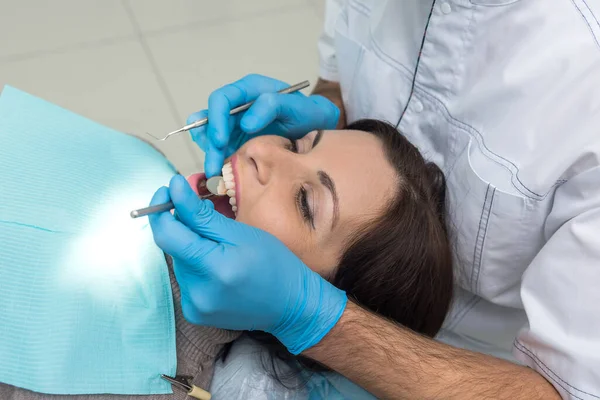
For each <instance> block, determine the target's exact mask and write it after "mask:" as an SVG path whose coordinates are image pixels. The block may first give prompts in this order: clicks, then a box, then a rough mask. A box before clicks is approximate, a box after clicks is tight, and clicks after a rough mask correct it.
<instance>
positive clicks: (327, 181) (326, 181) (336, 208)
mask: <svg viewBox="0 0 600 400" xmlns="http://www.w3.org/2000/svg"><path fill="white" fill-rule="evenodd" d="M315 139H316V138H315ZM318 175H319V180H320V181H321V183H322V184H323V186H325V187H326V188H327V189H328V190H329V191H330V192H331V197H332V198H333V221H332V222H331V229H332V230H333V228H335V225H336V224H337V222H338V220H339V219H340V201H339V199H338V195H337V191H336V190H335V183H333V180H332V179H331V177H330V176H329V175H328V174H327V172H324V171H319V172H318Z"/></svg>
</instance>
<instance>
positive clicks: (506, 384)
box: [303, 301, 560, 400]
mask: <svg viewBox="0 0 600 400" xmlns="http://www.w3.org/2000/svg"><path fill="white" fill-rule="evenodd" d="M303 355H305V356H308V357H311V358H313V359H315V360H317V361H319V362H321V363H323V364H325V365H327V366H328V367H330V368H332V369H333V370H335V371H337V372H339V373H341V374H343V375H345V376H346V377H347V378H348V379H350V380H352V381H353V382H356V383H357V384H359V385H361V386H362V387H363V388H365V389H366V390H368V391H369V392H371V393H372V394H374V395H375V396H377V397H379V398H382V399H441V398H443V399H461V400H462V399H483V398H486V399H487V398H489V399H524V400H525V399H527V400H530V399H548V400H550V399H560V396H559V395H558V393H557V392H556V391H555V390H554V387H553V386H552V385H551V384H550V383H549V382H548V381H546V380H545V379H544V378H543V377H542V376H541V375H539V374H538V373H537V372H535V371H534V370H532V369H529V368H526V367H522V366H519V365H516V364H513V363H510V362H508V361H504V360H501V359H497V358H494V357H491V356H487V355H484V354H479V353H475V352H471V351H467V350H461V349H457V348H454V347H451V346H447V345H445V344H442V343H439V342H436V341H434V340H432V339H429V338H426V337H423V336H421V335H418V334H416V333H414V332H412V331H410V330H408V329H406V328H403V327H400V326H397V325H395V324H393V323H391V322H389V321H387V320H385V319H383V318H380V317H378V316H377V315H375V314H372V313H370V312H369V311H366V310H364V309H362V308H360V307H359V306H357V305H356V304H354V303H352V302H350V301H349V302H348V305H347V307H346V310H345V311H344V314H343V315H342V317H341V318H340V320H339V322H338V323H337V325H336V326H335V327H334V328H333V329H332V330H331V331H330V332H329V333H328V334H327V335H326V336H325V337H324V338H323V340H321V342H320V343H319V344H317V345H316V346H314V347H312V348H310V349H308V350H307V351H305V352H304V353H303Z"/></svg>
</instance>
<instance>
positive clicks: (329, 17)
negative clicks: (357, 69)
mask: <svg viewBox="0 0 600 400" xmlns="http://www.w3.org/2000/svg"><path fill="white" fill-rule="evenodd" d="M344 3H345V0H327V2H326V3H325V26H324V27H323V33H321V37H320V38H319V43H318V48H319V76H320V77H321V78H323V79H325V80H328V81H334V82H338V81H339V78H338V66H337V57H336V54H335V44H334V37H335V23H336V21H337V19H338V16H339V15H340V13H341V12H342V9H343V6H344Z"/></svg>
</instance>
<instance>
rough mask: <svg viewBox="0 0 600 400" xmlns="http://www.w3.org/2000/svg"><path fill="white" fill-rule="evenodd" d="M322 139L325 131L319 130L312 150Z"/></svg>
mask: <svg viewBox="0 0 600 400" xmlns="http://www.w3.org/2000/svg"><path fill="white" fill-rule="evenodd" d="M322 137H323V129H319V130H318V131H317V134H316V135H315V138H314V139H313V142H312V147H311V150H312V149H314V148H315V147H316V146H317V145H318V144H319V142H320V141H321V138H322Z"/></svg>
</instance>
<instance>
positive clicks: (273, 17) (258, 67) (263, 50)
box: [147, 4, 321, 117]
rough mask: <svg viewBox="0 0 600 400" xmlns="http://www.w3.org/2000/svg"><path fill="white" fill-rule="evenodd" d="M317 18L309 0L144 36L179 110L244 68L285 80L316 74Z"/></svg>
mask: <svg viewBox="0 0 600 400" xmlns="http://www.w3.org/2000/svg"><path fill="white" fill-rule="evenodd" d="M320 32H321V22H320V19H319V18H318V16H317V14H316V13H315V12H314V10H313V9H312V7H311V6H310V5H308V4H307V5H306V6H305V7H303V8H299V9H297V10H295V11H289V12H281V13H272V14H268V15H266V16H264V17H255V18H252V19H244V20H241V21H234V22H229V23H223V24H221V25H219V26H206V27H204V28H202V27H199V28H196V29H188V30H185V31H180V32H175V33H169V34H163V35H159V36H158V35H150V36H149V37H147V41H148V44H149V46H150V49H151V51H152V53H153V54H154V58H155V59H156V61H157V63H158V67H159V70H160V73H161V75H162V76H163V77H164V79H165V81H166V82H167V86H168V87H169V90H170V92H171V94H172V95H173V97H174V99H175V103H176V104H177V109H178V112H179V114H180V115H182V116H184V117H185V116H187V115H189V114H190V113H192V112H195V111H198V110H200V109H203V108H206V105H207V100H208V96H209V95H210V93H211V92H212V91H213V90H215V89H217V88H219V87H220V86H222V85H224V84H226V83H229V82H232V81H234V80H237V79H239V78H241V77H243V76H244V75H246V74H248V73H260V74H264V75H267V76H271V77H274V78H277V79H281V80H283V81H286V82H288V83H290V84H292V83H296V82H300V81H303V80H305V79H308V80H310V81H311V84H314V83H315V82H316V78H317V76H318V54H317V39H318V37H319V35H320Z"/></svg>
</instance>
